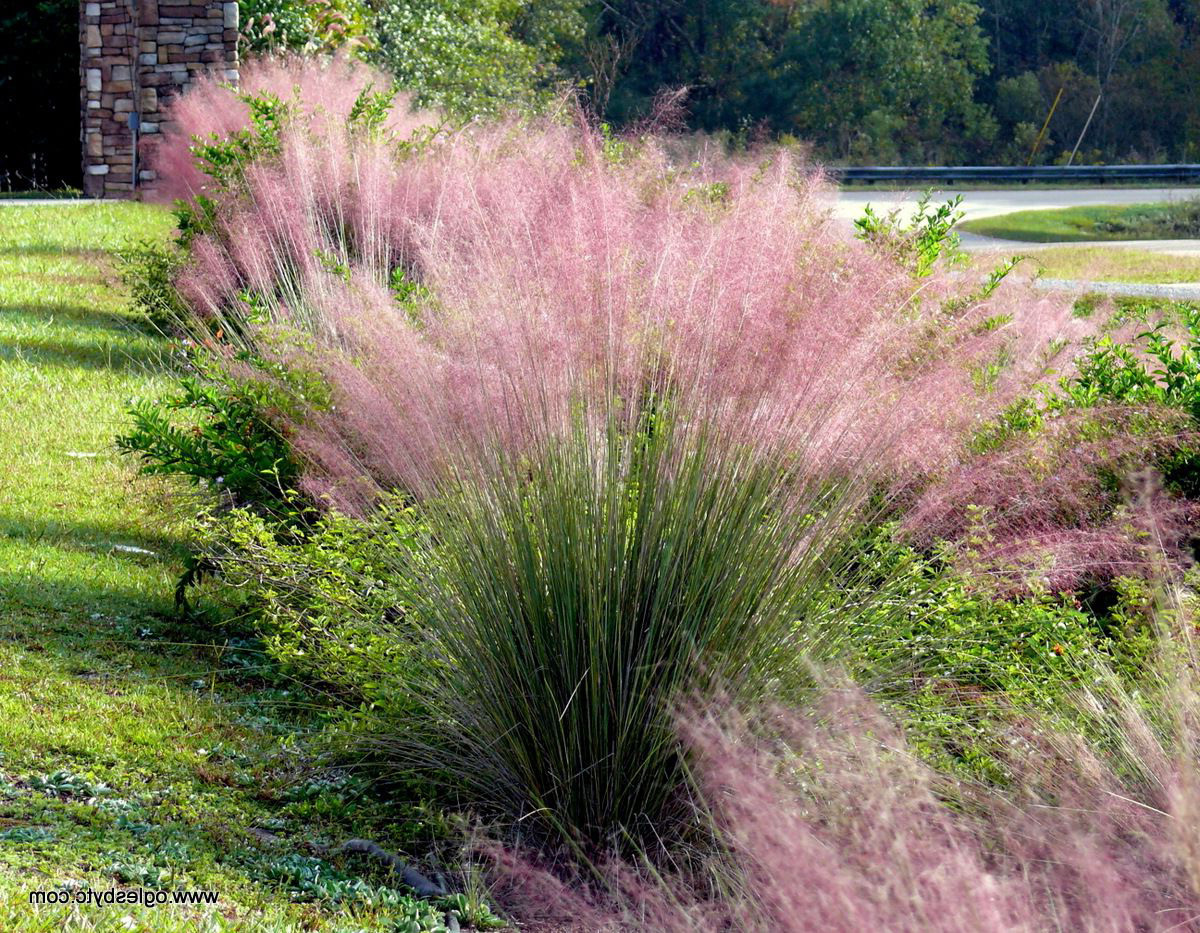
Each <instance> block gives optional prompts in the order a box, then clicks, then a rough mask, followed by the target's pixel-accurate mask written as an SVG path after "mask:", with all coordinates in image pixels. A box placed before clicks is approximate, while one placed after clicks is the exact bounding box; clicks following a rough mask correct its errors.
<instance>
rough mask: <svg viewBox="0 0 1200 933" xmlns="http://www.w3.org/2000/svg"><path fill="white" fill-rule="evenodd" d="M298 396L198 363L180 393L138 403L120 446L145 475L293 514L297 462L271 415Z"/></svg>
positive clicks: (267, 381)
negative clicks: (177, 479)
mask: <svg viewBox="0 0 1200 933" xmlns="http://www.w3.org/2000/svg"><path fill="white" fill-rule="evenodd" d="M294 398H295V396H294V395H293V394H292V393H291V391H285V390H284V389H282V388H281V387H280V386H279V385H278V384H276V383H274V382H272V381H271V380H270V379H268V378H265V377H264V378H262V379H260V380H243V381H239V380H235V379H233V378H231V377H229V376H226V375H223V374H222V372H221V371H220V370H219V369H218V368H216V367H209V366H205V365H204V363H203V361H202V360H200V368H199V369H198V371H197V372H196V374H194V375H190V376H185V377H184V378H182V379H181V380H180V382H179V387H178V390H177V392H176V394H174V395H172V396H168V397H166V398H161V399H157V400H153V401H150V400H143V401H140V402H137V403H136V404H134V405H133V407H132V408H131V409H130V416H131V417H132V421H133V423H132V425H131V428H130V430H129V432H128V433H127V434H124V435H122V436H120V437H118V438H117V446H118V447H119V448H120V449H121V450H123V451H125V452H127V453H130V454H133V455H135V456H137V457H138V458H139V459H140V460H141V462H142V471H143V472H145V473H154V474H164V475H181V476H186V477H188V478H189V479H190V480H192V482H194V483H197V484H200V485H203V486H205V487H207V488H208V489H210V490H212V491H214V492H217V493H221V494H223V495H227V496H228V497H230V499H231V500H232V502H233V503H235V504H238V505H246V506H251V507H253V508H256V509H259V510H260V511H264V512H269V513H271V514H274V515H277V516H280V517H288V516H293V515H294V514H295V512H296V508H295V505H294V503H293V502H292V499H291V494H290V491H291V490H293V489H294V488H295V486H296V480H297V478H298V475H299V465H298V463H297V462H296V460H295V455H294V453H293V452H292V451H291V449H290V447H289V446H288V444H287V442H286V440H285V438H284V437H283V436H282V435H281V434H280V432H279V429H278V428H277V427H276V422H275V421H274V420H273V419H272V413H273V412H279V411H280V410H281V407H282V406H287V407H288V408H289V409H290V408H291V407H293V406H294V405H295V404H296V403H295V401H294ZM318 401H319V399H318Z"/></svg>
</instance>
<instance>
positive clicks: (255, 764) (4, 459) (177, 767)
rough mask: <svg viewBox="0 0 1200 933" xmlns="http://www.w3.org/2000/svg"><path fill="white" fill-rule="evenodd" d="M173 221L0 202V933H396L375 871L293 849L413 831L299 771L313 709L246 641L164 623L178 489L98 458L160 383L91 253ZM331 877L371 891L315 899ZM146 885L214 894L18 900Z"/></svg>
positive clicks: (334, 776) (154, 353)
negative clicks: (195, 902)
mask: <svg viewBox="0 0 1200 933" xmlns="http://www.w3.org/2000/svg"><path fill="white" fill-rule="evenodd" d="M170 226H171V219H170V216H169V215H168V214H167V213H166V212H164V211H161V210H159V209H156V208H151V207H148V206H143V205H137V204H103V205H94V206H91V205H89V206H73V207H66V208H64V207H58V208H56V207H42V208H33V207H29V208H19V209H7V208H0V722H3V723H4V726H3V728H0V929H2V930H4V931H6V933H29V931H42V930H46V931H50V930H54V931H58V930H117V929H119V930H146V931H150V930H154V931H159V930H165V931H174V930H181V931H182V930H205V931H208V930H226V929H230V930H232V929H237V930H259V929H261V930H280V931H282V930H300V929H329V930H343V929H345V930H349V929H356V930H360V929H361V930H392V929H395V928H397V927H396V918H397V917H398V916H401V915H403V914H404V910H406V909H408V907H410V906H411V905H408V906H405V905H404V904H400V906H399V907H398V906H397V903H398V900H397V898H398V895H397V894H396V892H394V891H391V890H390V889H387V888H386V887H385V886H386V885H388V884H393V882H391V881H390V879H388V878H386V877H382V876H380V875H379V874H378V871H379V870H378V869H375V868H373V867H372V866H370V865H366V864H361V865H352V866H347V865H344V864H332V863H326V862H325V861H323V860H321V859H317V858H314V857H312V855H311V854H310V850H308V849H306V848H305V847H306V846H307V845H308V844H309V843H316V844H330V843H334V844H336V843H337V842H340V841H341V840H343V839H345V838H347V837H349V836H355V835H359V836H361V835H366V836H368V837H370V838H375V839H377V840H378V841H379V842H380V843H381V844H383V845H385V846H390V847H392V848H399V847H400V846H401V844H402V843H403V841H404V837H405V836H404V834H406V833H407V834H411V833H412V832H414V828H413V825H412V824H411V823H408V824H402V825H399V826H391V827H388V826H385V825H383V817H382V816H381V814H380V812H379V811H378V808H377V806H375V805H373V804H372V803H371V801H370V799H369V798H368V797H367V796H366V795H365V793H364V791H363V789H362V787H361V782H356V781H355V780H354V779H353V778H352V777H351V776H348V775H346V774H344V773H342V772H333V771H329V770H320V771H318V770H314V769H313V768H312V767H311V758H310V756H309V754H308V753H307V752H306V749H307V748H309V744H306V742H308V739H307V737H308V736H310V735H313V734H315V733H316V732H317V731H318V730H319V729H320V727H321V725H322V720H321V718H320V715H319V714H318V713H316V712H315V711H312V710H309V709H308V708H307V702H306V700H305V697H304V696H303V695H301V694H298V693H297V691H296V690H295V689H294V688H292V687H291V685H290V684H289V683H288V682H287V680H286V678H283V677H282V675H280V674H279V673H278V672H274V673H272V672H270V671H264V670H259V668H260V667H261V655H259V654H258V653H257V652H256V650H255V648H254V645H253V643H247V642H243V641H239V640H236V639H235V640H233V641H230V639H229V635H230V634H231V633H230V632H229V631H224V630H221V629H220V628H216V629H212V628H206V627H204V626H202V625H200V624H197V623H193V622H189V621H186V620H183V619H181V618H180V617H179V616H178V615H177V614H176V612H175V609H174V606H173V601H172V594H173V589H174V584H175V580H176V579H177V577H178V575H179V573H180V570H181V567H180V563H179V554H180V553H181V548H182V541H181V540H180V534H181V532H180V528H181V525H180V523H179V522H177V521H176V520H175V517H174V515H173V514H172V508H178V506H177V505H176V506H172V505H171V503H177V502H178V501H179V498H178V495H174V494H171V493H172V490H171V489H169V488H168V486H167V485H166V483H165V482H164V481H161V480H151V479H148V478H144V477H138V476H135V475H134V473H133V470H132V469H131V465H130V464H129V463H128V462H126V461H125V460H123V459H122V458H121V457H120V456H119V455H118V453H117V452H116V450H115V449H114V446H113V442H112V438H113V436H114V434H116V432H117V431H118V429H119V428H120V427H121V426H122V423H123V418H124V411H125V406H126V403H127V401H128V400H129V399H130V398H133V397H139V396H146V395H151V394H154V393H156V392H157V391H159V390H160V389H163V388H165V387H166V384H167V383H166V380H165V377H164V376H163V375H161V363H162V358H163V355H164V353H165V351H166V347H167V344H166V343H165V342H164V341H162V339H161V338H159V337H157V336H155V335H153V334H151V333H150V332H148V331H145V330H142V329H140V328H139V327H138V326H137V322H136V321H134V320H132V319H131V318H129V317H128V316H127V315H126V313H125V311H124V305H125V301H126V299H125V296H124V293H123V291H122V289H121V287H120V283H119V281H118V280H117V278H116V276H115V275H114V273H113V271H112V266H111V263H110V261H109V259H110V254H111V251H112V250H114V249H116V248H119V247H121V246H122V245H125V244H129V243H132V242H135V241H137V240H138V239H141V238H162V237H165V236H166V235H167V234H168V231H169V229H170ZM175 492H176V493H177V492H178V491H177V490H176V491H175ZM232 634H236V633H232ZM350 870H352V874H353V876H354V877H355V878H358V877H365V878H366V879H367V883H368V884H369V885H372V886H373V888H372V890H373V891H374V892H375V893H374V894H373V895H372V896H371V897H368V898H365V899H364V898H363V897H358V896H356V897H351V898H344V897H341V896H340V895H339V894H338V892H339V891H340V890H343V889H344V888H345V885H343V886H342V888H338V887H337V884H336V883H335V884H334V885H333V887H331V888H328V889H320V890H317V889H316V887H315V886H314V883H313V880H314V879H319V880H322V883H325V881H327V880H332V881H334V882H337V881H338V879H339V878H349V877H350V875H344V874H343V872H344V871H350ZM372 872H374V874H372ZM142 886H145V887H148V888H150V889H154V890H161V889H188V890H197V889H201V890H208V891H215V892H217V893H218V894H219V895H220V901H219V903H218V905H217V906H216V907H215V908H213V907H196V906H172V905H164V906H141V907H132V906H123V905H122V906H107V907H106V906H99V907H96V906H89V907H79V906H37V907H35V906H31V905H30V904H29V893H30V892H31V891H34V890H52V889H60V890H72V891H73V890H78V889H81V888H82V889H86V888H90V889H92V890H95V891H104V890H107V889H110V888H113V887H119V888H122V889H126V890H128V889H132V888H135V887H142ZM321 891H324V892H325V893H324V894H322V893H321ZM314 892H315V893H314ZM330 892H332V893H330ZM380 892H383V893H380ZM422 928H423V927H417V928H414V929H422Z"/></svg>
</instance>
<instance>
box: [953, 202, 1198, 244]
mask: <svg viewBox="0 0 1200 933" xmlns="http://www.w3.org/2000/svg"><path fill="white" fill-rule="evenodd" d="M961 229H962V230H964V231H966V232H968V233H976V234H979V235H980V236H990V237H997V238H999V239H1005V240H1023V241H1025V242H1027V243H1080V242H1085V241H1089V240H1149V239H1188V238H1191V237H1200V201H1198V200H1186V201H1172V202H1162V203H1156V204H1125V205H1093V206H1090V207H1068V208H1062V209H1059V210H1036V211H1014V212H1013V213H1011V214H1001V215H999V216H996V217H982V218H979V219H978V220H968V221H965V222H964V223H963V224H962V225H961Z"/></svg>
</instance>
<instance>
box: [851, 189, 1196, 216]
mask: <svg viewBox="0 0 1200 933" xmlns="http://www.w3.org/2000/svg"><path fill="white" fill-rule="evenodd" d="M955 194H961V195H962V197H963V202H962V210H963V211H965V212H966V216H965V217H964V219H965V220H978V219H979V218H980V217H994V216H996V215H997V214H1008V213H1010V212H1012V211H1036V210H1054V209H1056V208H1062V207H1087V206H1089V205H1093V204H1147V203H1149V202H1151V201H1171V200H1177V199H1181V198H1194V197H1200V188H1041V187H1038V188H1032V187H1031V188H1017V187H1013V188H1003V189H998V190H995V191H962V192H956V191H954V190H953V189H952V188H947V189H945V190H942V191H939V192H938V193H937V194H936V195H935V199H936V200H938V201H945V200H946V199H947V198H952V197H954V195H955ZM919 196H920V191H916V192H915V193H904V192H900V191H863V190H855V191H842V192H840V193H839V194H838V200H837V205H836V207H835V208H834V213H835V214H836V215H837V216H838V217H844V218H846V219H847V220H851V219H853V218H855V217H858V216H859V215H860V214H862V210H863V208H864V207H865V206H866V205H867V204H871V205H873V206H874V207H875V209H876V210H877V211H878V210H879V209H880V208H883V209H885V210H890V209H891V208H893V207H897V206H899V207H903V206H905V205H915V204H916V202H917V198H918V197H919Z"/></svg>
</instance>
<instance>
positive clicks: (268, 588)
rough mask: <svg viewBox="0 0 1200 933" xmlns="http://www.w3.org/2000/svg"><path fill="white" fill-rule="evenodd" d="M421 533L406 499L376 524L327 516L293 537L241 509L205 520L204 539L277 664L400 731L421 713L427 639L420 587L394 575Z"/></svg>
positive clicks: (378, 516) (389, 507)
mask: <svg viewBox="0 0 1200 933" xmlns="http://www.w3.org/2000/svg"><path fill="white" fill-rule="evenodd" d="M416 529H417V518H416V516H415V515H414V513H413V512H412V510H411V509H410V508H407V507H405V506H404V505H403V504H401V503H398V502H397V503H393V504H391V505H387V506H381V508H380V510H379V511H378V512H377V513H376V514H375V515H374V516H373V517H372V518H370V519H368V520H356V519H351V518H348V517H346V516H344V515H340V514H339V513H337V512H327V513H325V514H323V515H321V516H320V517H318V518H316V519H315V520H314V521H312V522H311V523H309V524H307V525H306V526H305V528H304V534H303V535H296V536H286V537H282V536H280V535H279V533H278V526H277V525H276V523H275V522H274V521H269V520H265V519H264V518H263V517H262V516H261V515H258V514H255V513H254V512H250V511H248V510H245V509H236V510H233V511H229V512H220V513H210V514H209V515H207V516H205V517H204V520H203V521H202V523H201V530H200V533H199V535H198V539H199V546H200V549H201V552H202V553H203V554H204V555H205V557H206V558H207V559H208V560H209V561H210V562H211V563H212V564H213V565H214V566H216V567H219V568H220V570H221V576H222V580H223V581H224V583H225V584H226V585H227V586H229V587H232V588H233V590H234V591H235V592H237V593H239V594H240V595H241V597H242V599H243V600H244V601H245V603H246V605H247V606H248V608H249V611H250V612H251V613H252V615H253V619H254V622H255V625H256V627H257V628H258V630H259V633H260V635H261V636H262V638H263V641H264V645H265V649H266V651H267V652H268V654H269V655H270V656H271V657H272V658H273V659H274V660H275V661H277V662H279V663H281V664H282V665H283V666H284V668H285V670H286V671H287V672H288V673H289V674H290V675H292V676H295V677H298V678H299V679H300V680H302V681H303V682H305V683H309V684H317V685H319V686H320V687H321V688H322V689H323V690H324V691H325V692H326V693H327V694H330V695H331V696H333V697H336V698H337V699H338V700H339V701H341V702H342V703H345V704H347V705H349V706H351V707H360V706H361V707H362V708H363V709H369V710H373V711H374V712H375V713H377V714H378V716H379V717H383V718H385V719H387V720H388V721H390V722H391V723H392V725H397V724H402V723H406V722H407V721H408V720H410V719H411V718H412V717H413V716H415V715H417V712H416V710H417V707H416V705H415V704H414V699H415V698H414V696H413V695H412V693H411V691H410V689H409V688H408V683H409V681H411V680H412V678H413V676H414V675H413V668H414V665H415V664H417V663H419V662H418V659H417V654H418V646H419V643H420V641H421V639H420V638H419V637H418V636H417V634H416V633H417V628H416V626H415V623H414V620H413V619H412V616H411V610H410V608H409V607H410V603H411V598H410V595H409V593H408V589H409V585H410V584H407V583H406V582H405V580H404V578H402V577H398V576H397V575H396V574H395V573H394V571H395V568H396V566H397V565H398V564H400V563H402V562H406V561H407V560H408V559H409V555H408V554H407V552H408V551H410V550H411V548H412V545H413V541H414V539H415V536H416V533H417V531H416ZM401 552H405V553H401Z"/></svg>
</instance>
